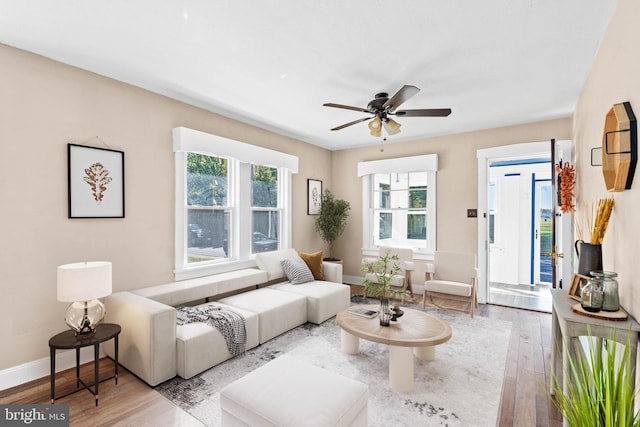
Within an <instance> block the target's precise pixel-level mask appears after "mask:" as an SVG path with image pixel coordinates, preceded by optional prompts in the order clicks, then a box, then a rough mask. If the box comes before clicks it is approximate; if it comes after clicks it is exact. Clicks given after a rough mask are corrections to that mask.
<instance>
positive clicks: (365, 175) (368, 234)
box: [358, 154, 438, 259]
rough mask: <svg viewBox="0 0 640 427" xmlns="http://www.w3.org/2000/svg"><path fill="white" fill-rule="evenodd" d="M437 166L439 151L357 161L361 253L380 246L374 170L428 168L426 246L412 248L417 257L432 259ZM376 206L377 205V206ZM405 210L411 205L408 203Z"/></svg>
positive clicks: (371, 253)
mask: <svg viewBox="0 0 640 427" xmlns="http://www.w3.org/2000/svg"><path fill="white" fill-rule="evenodd" d="M437 170H438V155H437V154H426V155H422V156H413V157H403V158H394V159H385V160H375V161H370V162H360V163H358V176H360V177H361V178H362V253H363V255H366V256H376V255H377V254H378V251H379V246H376V245H375V244H374V241H375V237H374V233H373V231H374V230H375V227H374V225H375V224H374V221H375V220H376V218H374V215H375V212H376V209H374V201H375V200H374V193H375V192H374V190H375V189H374V181H375V174H390V173H407V172H427V203H426V209H425V212H426V215H427V220H426V228H427V239H426V247H425V248H414V257H415V258H416V259H432V258H433V255H434V253H435V250H436V225H437V221H436V203H437V185H436V184H437V183H436V172H437ZM378 210H379V209H378ZM383 210H385V209H383ZM406 211H407V214H409V213H410V212H411V211H412V209H411V208H410V207H407V209H406Z"/></svg>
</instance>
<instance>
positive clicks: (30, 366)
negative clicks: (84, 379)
mask: <svg viewBox="0 0 640 427" xmlns="http://www.w3.org/2000/svg"><path fill="white" fill-rule="evenodd" d="M104 356H105V354H104V352H103V351H102V349H101V350H100V357H101V358H102V357H104ZM88 362H93V347H85V348H82V349H80V364H81V365H82V364H85V363H88ZM75 366H76V352H75V351H74V350H65V351H56V372H60V371H64V370H66V369H69V368H73V367H75ZM50 371H51V360H50V359H49V358H48V357H45V358H42V359H38V360H34V361H32V362H27V363H23V364H22V365H18V366H13V367H11V368H7V369H3V370H2V371H0V390H6V389H8V388H11V387H15V386H19V385H22V384H25V383H28V382H29V381H33V380H37V379H40V378H42V377H47V376H49V375H50Z"/></svg>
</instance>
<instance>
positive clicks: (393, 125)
mask: <svg viewBox="0 0 640 427" xmlns="http://www.w3.org/2000/svg"><path fill="white" fill-rule="evenodd" d="M382 126H384V130H386V131H387V133H388V134H389V135H395V134H397V133H400V126H402V125H401V124H400V123H398V122H396V121H395V120H393V119H387V120H385V121H384V122H383V123H382Z"/></svg>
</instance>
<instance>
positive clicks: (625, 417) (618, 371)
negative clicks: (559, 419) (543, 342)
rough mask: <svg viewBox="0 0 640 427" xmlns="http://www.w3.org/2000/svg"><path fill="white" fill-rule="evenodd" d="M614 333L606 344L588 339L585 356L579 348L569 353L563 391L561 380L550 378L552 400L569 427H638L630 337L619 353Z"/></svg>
mask: <svg viewBox="0 0 640 427" xmlns="http://www.w3.org/2000/svg"><path fill="white" fill-rule="evenodd" d="M615 334H616V331H613V332H612V334H611V335H610V336H609V338H608V339H607V340H605V341H603V340H602V339H595V338H593V337H591V336H589V354H588V355H586V354H585V353H584V352H583V351H582V348H578V349H577V350H576V351H575V352H573V353H570V356H569V360H568V365H569V366H568V372H567V373H566V375H568V377H569V381H568V384H567V390H566V391H565V390H564V389H563V385H562V381H560V380H559V379H558V378H557V377H555V376H554V377H553V379H552V381H553V382H552V389H553V391H554V394H555V397H552V398H551V399H552V401H553V403H554V404H555V406H556V407H557V408H558V410H559V411H560V412H561V413H562V416H563V417H564V419H565V420H566V421H567V423H568V424H569V425H570V426H572V427H629V426H633V427H636V426H640V412H634V411H635V409H634V400H635V398H636V396H637V390H634V388H633V379H634V377H635V371H634V369H632V368H631V366H632V365H633V362H634V361H630V360H629V357H630V354H629V346H630V342H631V340H630V335H629V336H627V341H626V345H625V346H624V349H623V350H622V351H619V350H618V349H619V346H618V343H617V342H616V340H615ZM602 342H604V343H605V346H604V348H603V347H602V346H601V345H600V343H602ZM565 351H566V350H565ZM618 353H619V354H618Z"/></svg>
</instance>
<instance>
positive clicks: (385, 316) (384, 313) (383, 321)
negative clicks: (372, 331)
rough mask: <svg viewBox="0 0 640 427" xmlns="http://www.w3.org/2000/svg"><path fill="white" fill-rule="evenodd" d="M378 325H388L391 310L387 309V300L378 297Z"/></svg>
mask: <svg viewBox="0 0 640 427" xmlns="http://www.w3.org/2000/svg"><path fill="white" fill-rule="evenodd" d="M378 317H379V318H380V326H389V322H391V310H389V300H388V299H387V298H381V299H380V314H379V316H378Z"/></svg>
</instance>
